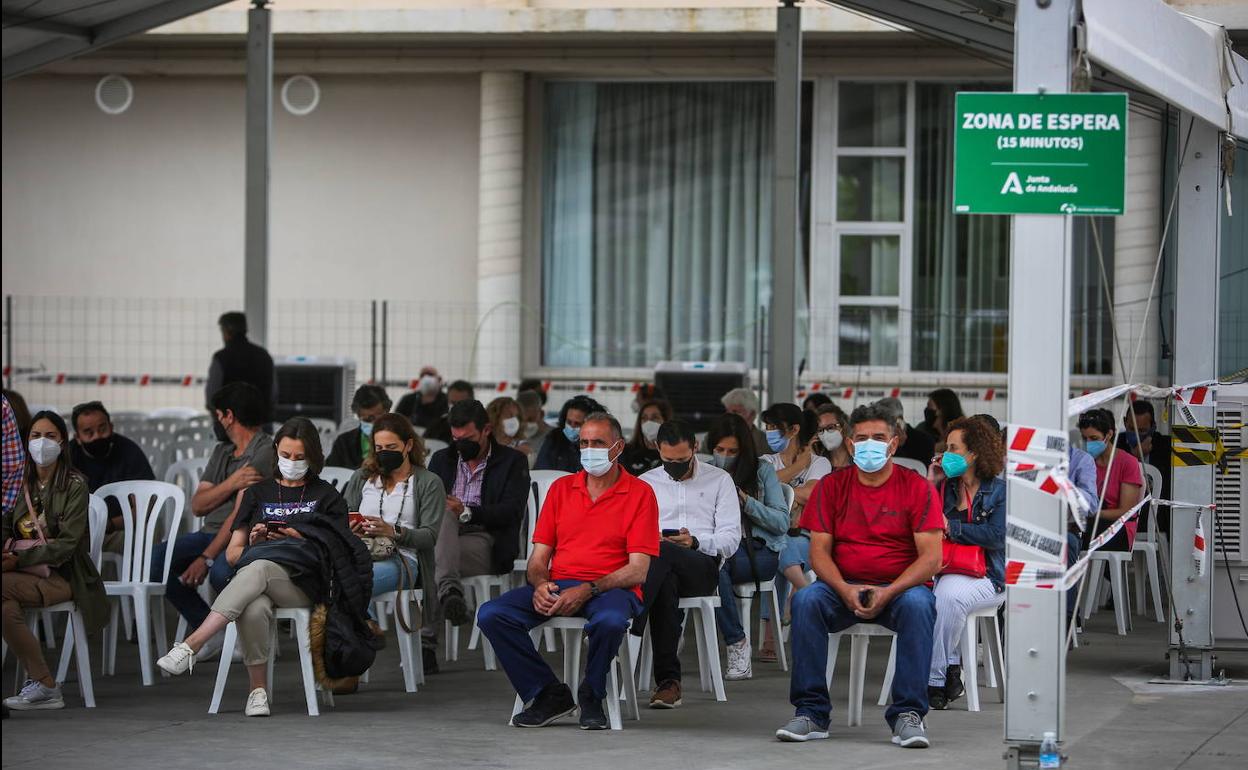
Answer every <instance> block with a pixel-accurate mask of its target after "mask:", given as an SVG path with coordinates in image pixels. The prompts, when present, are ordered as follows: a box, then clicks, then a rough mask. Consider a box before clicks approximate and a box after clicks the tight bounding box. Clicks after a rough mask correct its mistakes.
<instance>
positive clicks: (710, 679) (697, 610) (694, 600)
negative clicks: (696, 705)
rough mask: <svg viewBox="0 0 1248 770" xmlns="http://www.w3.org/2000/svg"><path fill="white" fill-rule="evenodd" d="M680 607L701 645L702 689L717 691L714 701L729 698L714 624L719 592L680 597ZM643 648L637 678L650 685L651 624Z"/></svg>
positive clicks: (652, 673)
mask: <svg viewBox="0 0 1248 770" xmlns="http://www.w3.org/2000/svg"><path fill="white" fill-rule="evenodd" d="M677 606H678V607H679V608H680V609H682V610H684V611H685V624H684V627H685V628H688V626H689V624H690V622H691V621H692V624H693V632H694V638H695V640H696V643H697V645H698V679H699V684H700V685H701V687H702V692H711V691H714V693H715V700H717V701H726V700H728V695H727V693H725V692H724V672H723V667H722V666H721V665H720V660H719V627H718V625H717V624H716V623H715V608H716V607H719V606H720V600H719V594H718V593H715V594H712V595H710V596H690V597H687V598H684V599H681V600H680V603H679V604H678V605H677ZM682 643H683V636H682ZM621 646H623V645H621ZM640 650H641V651H640V656H639V657H640V658H641V660H640V661H639V668H640V671H639V673H638V675H637V681H638V682H639V683H640V684H645V685H646V687H647V688H649V686H650V680H651V678H652V677H653V675H654V647H653V645H652V643H651V641H650V625H649V624H648V623H647V624H646V630H645V632H644V633H643V634H642V640H641V646H640ZM640 684H639V686H640Z"/></svg>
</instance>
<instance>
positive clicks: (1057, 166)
mask: <svg viewBox="0 0 1248 770" xmlns="http://www.w3.org/2000/svg"><path fill="white" fill-rule="evenodd" d="M955 112H956V119H957V124H956V125H955V126H954V171H953V210H954V211H955V212H957V213H959V214H1085V215H1097V216H1101V215H1108V214H1121V213H1122V212H1123V208H1124V202H1125V198H1126V178H1127V95H1126V94H1011V93H960V94H958V95H957V107H956V110H955Z"/></svg>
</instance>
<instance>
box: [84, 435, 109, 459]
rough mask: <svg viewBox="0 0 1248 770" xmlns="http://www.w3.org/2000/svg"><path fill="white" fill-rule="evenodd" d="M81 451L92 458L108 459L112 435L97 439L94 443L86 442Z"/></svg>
mask: <svg viewBox="0 0 1248 770" xmlns="http://www.w3.org/2000/svg"><path fill="white" fill-rule="evenodd" d="M82 448H83V450H84V451H85V452H86V453H87V454H89V455H91V456H92V457H108V455H109V453H110V452H112V451H113V437H112V435H108V436H105V437H103V438H97V439H96V440H94V441H88V442H87V443H85V444H83V445H82Z"/></svg>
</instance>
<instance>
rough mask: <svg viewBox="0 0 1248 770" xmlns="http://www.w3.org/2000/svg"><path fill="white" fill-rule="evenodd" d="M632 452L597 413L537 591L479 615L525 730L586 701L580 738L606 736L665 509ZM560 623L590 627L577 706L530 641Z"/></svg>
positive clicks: (542, 540)
mask: <svg viewBox="0 0 1248 770" xmlns="http://www.w3.org/2000/svg"><path fill="white" fill-rule="evenodd" d="M623 451H624V433H623V431H622V430H621V429H620V424H619V422H617V421H616V419H615V418H614V417H612V416H610V415H608V414H606V413H604V412H598V413H595V414H591V415H589V416H588V417H586V418H585V422H584V423H583V424H582V425H581V435H580V453H581V467H582V468H583V469H584V470H582V471H581V472H580V473H577V474H575V475H571V476H565V477H564V478H561V479H559V480H558V481H556V482H555V483H554V484H553V485H551V487H550V491H549V492H547V493H546V502H545V503H544V504H543V505H542V511H541V515H540V516H538V518H537V526H536V528H535V529H534V532H533V555H532V556H530V557H529V567H528V578H529V585H527V586H524V587H523V588H517V589H515V590H513V591H508V592H507V593H505V594H503V595H502V596H500V597H499V598H497V599H495V600H493V601H490V602H486V603H485V604H483V605H481V610H480V612H479V613H478V615H477V625H478V626H479V627H480V628H481V632H482V633H483V634H485V636H486V638H487V639H489V640H490V644H492V645H493V646H494V652H495V653H497V654H498V661H499V663H501V664H502V666H503V670H504V671H506V672H507V677H508V678H509V679H510V680H511V684H512V685H513V686H514V687H515V688H516V692H517V693H519V695H520V697H521V699H523V700H524V701H525V702H526V703H530V705H529V707H528V708H526V709H525V710H524V711H522V712H520V713H519V714H516V715H515V716H514V717H512V720H511V721H512V724H513V725H515V726H516V727H545V726H546V725H548V724H550V723H551V722H554V721H555V720H557V719H560V718H562V717H565V716H567V715H569V714H571V713H572V712H573V711H575V710H576V708H577V703H578V701H579V704H580V709H581V720H580V721H581V729H583V730H603V729H606V727H607V717H606V714H605V712H604V711H603V707H602V701H603V698H605V697H606V694H607V676H608V675H609V673H610V671H611V663H612V661H613V660H615V656H616V653H617V652H618V651H619V648H620V642H621V641H623V640H624V635H625V634H626V633H627V632H628V626H629V622H630V621H631V620H632V619H633V618H634V617H636V616H637V614H638V613H640V612H641V587H640V586H641V583H642V581H643V580H645V579H646V573H647V572H648V570H649V569H650V557H651V556H658V554H659V505H658V503H657V502H656V501H655V497H654V492H653V491H652V490H651V488H650V485H649V484H646V483H645V482H644V481H640V480H638V479H636V478H634V477H633V476H630V475H629V474H628V473H627V472H626V471H625V470H624V469H623V468H621V467H620V465H619V462H618V461H619V458H620V454H621V453H623ZM560 615H562V616H572V615H575V616H579V617H583V618H585V619H586V620H587V621H588V622H587V623H586V625H585V630H586V632H587V633H588V634H589V655H588V659H587V660H586V663H585V679H584V680H583V681H582V682H581V686H580V688H579V690H578V692H577V700H573V698H572V690H571V689H570V688H569V687H568V686H567V685H566V684H563V683H562V682H560V681H559V679H558V678H557V677H556V676H555V674H554V672H553V671H551V670H550V666H548V665H547V664H546V661H544V660H542V656H541V655H539V654H538V652H537V650H536V649H535V648H534V646H533V641H532V639H531V638H530V637H529V631H531V630H532V629H534V628H536V627H537V626H540V625H541V624H542V623H545V622H546V621H547V620H549V619H550V618H552V617H556V616H560ZM578 644H579V642H578ZM926 681H927V680H926V679H925V680H924V682H925V683H926Z"/></svg>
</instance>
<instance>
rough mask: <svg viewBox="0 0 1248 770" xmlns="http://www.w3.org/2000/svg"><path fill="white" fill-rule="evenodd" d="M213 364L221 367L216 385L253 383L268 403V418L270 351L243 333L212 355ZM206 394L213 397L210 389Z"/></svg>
mask: <svg viewBox="0 0 1248 770" xmlns="http://www.w3.org/2000/svg"><path fill="white" fill-rule="evenodd" d="M212 368H214V369H219V370H220V374H221V381H220V382H219V383H214V384H216V385H217V386H218V387H224V386H226V385H229V384H230V383H231V382H247V383H250V384H252V385H254V386H255V388H256V390H258V391H260V395H261V396H263V397H264V402H265V403H266V404H268V408H269V412H268V415H269V416H268V419H273V407H274V404H273V403H272V400H273V396H274V390H273V357H272V356H270V355H269V351H267V350H265V349H264V348H262V347H260V346H259V345H257V344H255V343H254V342H252V341H251V340H249V339H247V338H246V337H245V336H240V337H236V338H234V339H232V340H230V341H229V342H227V343H226V344H225V347H223V348H221V349H220V350H218V351H217V352H216V353H214V354H213V355H212ZM209 379H212V377H211V376H210V377H209ZM208 398H209V399H211V398H212V394H211V393H209V394H208ZM209 411H211V408H210V409H209Z"/></svg>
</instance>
